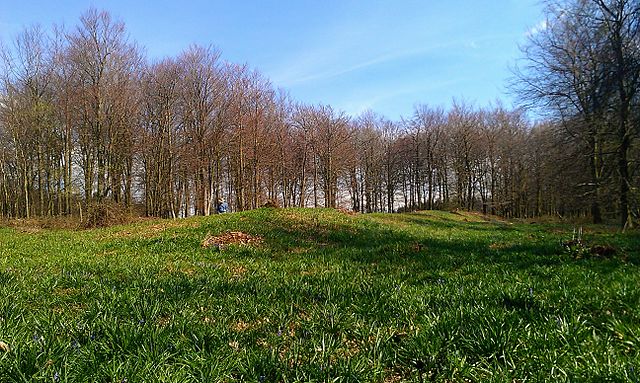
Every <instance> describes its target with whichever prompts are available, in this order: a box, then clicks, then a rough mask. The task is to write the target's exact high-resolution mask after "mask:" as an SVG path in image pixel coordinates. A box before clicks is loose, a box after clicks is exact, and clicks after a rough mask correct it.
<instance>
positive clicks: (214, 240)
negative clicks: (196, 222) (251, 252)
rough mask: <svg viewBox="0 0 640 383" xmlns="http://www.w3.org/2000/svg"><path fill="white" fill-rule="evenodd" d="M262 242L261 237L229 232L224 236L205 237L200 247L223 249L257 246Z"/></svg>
mask: <svg viewBox="0 0 640 383" xmlns="http://www.w3.org/2000/svg"><path fill="white" fill-rule="evenodd" d="M262 242H263V239H262V237H259V236H254V235H250V234H246V233H243V232H241V231H229V232H226V233H224V234H220V235H216V236H212V235H207V237H206V238H205V239H204V240H203V241H202V247H204V248H211V247H216V248H218V249H221V250H222V249H223V248H225V247H227V246H229V245H249V246H251V245H258V244H261V243H262Z"/></svg>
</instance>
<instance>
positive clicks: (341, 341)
mask: <svg viewBox="0 0 640 383" xmlns="http://www.w3.org/2000/svg"><path fill="white" fill-rule="evenodd" d="M572 230H573V226H568V225H561V224H553V225H552V224H548V225H544V224H529V223H527V224H525V223H520V224H518V223H514V224H512V223H506V222H501V221H499V220H492V219H485V218H483V217H481V216H478V215H473V214H466V213H460V214H458V213H444V212H425V213H415V214H394V215H348V214H344V213H341V212H339V211H335V210H305V209H258V210H254V211H250V212H245V213H237V214H227V215H220V216H215V217H208V218H190V219H185V220H178V221H149V222H142V223H138V224H134V225H130V226H120V227H113V228H108V229H98V230H85V231H65V230H24V229H22V230H20V229H10V228H0V341H2V342H3V343H0V382H3V383H4V382H114V383H124V382H234V381H242V382H334V381H335V382H404V381H408V382H411V381H413V382H421V381H425V382H426V381H447V382H448V381H473V382H487V381H496V382H505V381H506V382H525V381H531V382H538V381H590V382H605V381H620V382H622V381H631V382H640V272H639V271H640V270H639V265H640V234H638V233H637V232H629V233H626V234H619V233H616V232H615V231H614V230H613V229H608V228H606V227H595V226H589V227H585V234H584V244H583V245H575V246H571V248H570V249H567V247H566V246H562V245H561V242H562V241H568V240H570V239H571V237H572ZM241 233H242V234H241ZM233 242H246V243H244V244H243V243H233ZM203 243H204V244H206V245H208V246H207V247H205V246H203ZM596 245H600V246H603V247H604V248H606V249H608V253H607V254H605V256H602V255H598V254H592V253H591V251H592V249H597V246H596ZM593 251H596V252H597V250H593Z"/></svg>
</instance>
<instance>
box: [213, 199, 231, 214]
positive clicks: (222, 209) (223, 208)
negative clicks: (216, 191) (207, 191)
mask: <svg viewBox="0 0 640 383" xmlns="http://www.w3.org/2000/svg"><path fill="white" fill-rule="evenodd" d="M227 210H229V205H227V203H226V202H224V200H223V199H222V198H218V204H217V207H216V212H217V213H218V214H222V213H226V212H227Z"/></svg>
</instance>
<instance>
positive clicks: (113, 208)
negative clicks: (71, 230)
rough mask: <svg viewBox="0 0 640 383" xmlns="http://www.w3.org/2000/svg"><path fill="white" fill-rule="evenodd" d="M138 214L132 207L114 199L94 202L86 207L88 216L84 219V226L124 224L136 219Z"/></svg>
mask: <svg viewBox="0 0 640 383" xmlns="http://www.w3.org/2000/svg"><path fill="white" fill-rule="evenodd" d="M136 218H137V215H136V214H135V213H134V211H133V209H132V208H127V207H125V206H124V205H122V204H119V203H115V202H112V201H103V202H93V203H90V204H88V205H87V207H86V217H85V218H84V219H83V221H82V226H83V227H84V228H87V229H89V228H94V227H107V226H113V225H122V224H125V223H129V222H131V221H134V220H135V219H136Z"/></svg>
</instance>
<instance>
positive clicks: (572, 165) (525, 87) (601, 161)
mask: <svg viewBox="0 0 640 383" xmlns="http://www.w3.org/2000/svg"><path fill="white" fill-rule="evenodd" d="M546 15H547V20H546V23H545V24H544V28H541V29H540V30H539V31H538V33H536V34H534V35H533V36H531V38H530V41H529V43H528V45H527V46H525V48H524V50H523V51H524V58H525V61H524V65H522V67H521V71H520V72H519V73H517V74H518V75H517V83H516V85H515V88H516V90H517V91H518V92H519V93H520V94H521V96H523V100H525V101H527V102H529V103H531V104H532V105H536V106H538V107H540V108H541V109H543V110H545V111H546V112H548V113H549V115H550V117H551V118H552V119H553V120H554V121H556V126H555V127H551V128H549V129H548V130H549V131H548V132H547V134H546V135H547V136H550V137H551V136H552V137H555V140H556V141H557V142H558V143H562V147H563V148H564V149H563V151H564V153H565V155H564V156H561V157H560V158H559V159H560V160H564V161H566V162H568V163H567V164H566V166H561V167H559V168H557V173H558V174H563V177H562V178H563V179H565V180H566V181H565V182H566V184H567V185H566V189H567V192H568V193H572V194H573V196H574V198H575V200H576V202H577V203H581V204H583V205H589V207H590V215H591V216H592V218H593V221H594V222H602V221H603V219H604V218H607V217H606V216H605V215H610V214H612V213H613V214H617V215H618V220H619V222H620V225H622V226H629V225H631V224H632V223H633V221H634V219H635V220H637V219H638V203H639V198H640V194H639V190H638V186H639V185H640V179H639V177H638V170H639V166H640V152H639V148H638V137H639V135H640V107H639V106H640V105H639V102H640V92H639V91H640V1H637V0H565V1H547V8H546ZM571 159H573V161H571ZM603 216H604V217H603Z"/></svg>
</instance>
